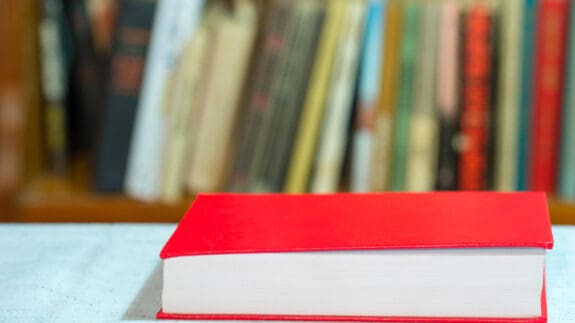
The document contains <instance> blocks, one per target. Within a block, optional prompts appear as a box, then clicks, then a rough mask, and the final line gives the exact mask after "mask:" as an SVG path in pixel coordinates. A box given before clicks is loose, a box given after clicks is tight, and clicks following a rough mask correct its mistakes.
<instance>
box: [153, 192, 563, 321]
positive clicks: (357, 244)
mask: <svg viewBox="0 0 575 323" xmlns="http://www.w3.org/2000/svg"><path fill="white" fill-rule="evenodd" d="M552 245H553V237H552V233H551V226H550V222H549V215H548V211H547V201H546V196H545V194H544V193H538V192H522V193H495V192H435V193H370V194H350V193H339V194H316V195H314V194H301V195H288V194H230V193H223V194H200V195H198V197H197V198H196V200H195V201H194V203H193V204H192V206H191V207H190V209H189V210H188V212H187V213H186V215H185V217H184V218H183V219H182V220H181V222H180V224H179V226H178V228H177V229H176V231H175V232H174V234H173V235H172V236H171V237H170V239H169V240H168V242H167V243H166V245H165V246H164V248H163V250H162V252H161V254H160V256H161V258H162V259H163V262H164V287H163V291H162V310H161V311H160V312H159V313H158V315H157V317H158V318H164V319H208V320H211V319H213V320H305V321H369V322H467V323H469V322H500V323H501V322H515V323H519V322H546V320H547V319H546V303H545V285H544V264H545V258H544V255H545V249H550V248H551V247H552ZM507 253H510V255H511V256H508V255H507ZM411 255H415V256H414V257H412V256H411ZM492 256H495V258H493V259H495V261H494V262H491V260H489V259H492V258H491V257H492ZM458 257H461V258H458ZM368 258H369V259H368ZM366 259H368V260H367V262H364V261H365V260H366ZM455 259H459V260H455ZM533 260H535V262H533ZM334 261H335V262H334ZM397 261H399V263H398V262H397ZM453 261H456V262H453ZM457 261H459V263H457ZM517 261H519V262H517ZM470 262H471V263H470ZM473 262H474V263H473ZM505 263H510V264H512V266H511V267H505V266H506V265H505ZM533 265H534V266H533ZM394 268H395V269H394ZM441 268H443V269H441ZM506 268H507V269H506ZM509 268H511V270H510V271H509V270H508V269H509ZM528 268H531V269H536V270H531V271H529V269H528ZM420 271H421V272H420ZM524 271H525V272H531V274H530V275H531V276H529V277H530V278H531V279H526V278H525V277H527V276H525V274H524ZM418 273H421V274H418ZM505 273H507V274H505ZM476 274H477V275H478V276H476ZM484 275H495V276H492V277H487V276H484ZM500 275H503V276H500ZM518 276H521V277H523V278H518ZM425 277H428V278H429V277H431V278H430V279H427V278H425ZM440 277H444V278H440ZM454 277H460V278H461V281H455V280H457V279H459V278H454ZM443 279H447V280H443ZM453 279H455V280H453ZM398 281H401V282H398ZM511 281H514V282H512V284H511V285H509V283H510V282H511ZM429 284H431V285H429ZM513 284H515V285H513ZM374 286H379V287H374ZM414 286H415V287H414ZM417 286H419V287H417ZM454 286H457V288H453V287H454ZM469 286H475V287H471V288H472V289H473V288H479V289H483V292H482V291H480V290H479V289H476V290H467V289H466V288H468V287H469ZM510 286H511V287H510ZM363 288H367V289H369V292H368V291H366V290H364V289H363ZM370 288H375V289H373V290H372V289H370ZM517 288H519V289H523V288H526V289H525V290H520V291H516V294H508V292H509V293H513V291H512V289H517ZM461 289H464V290H463V291H462V290H461ZM454 291H455V293H463V294H461V295H459V296H454V294H453V292H454ZM525 293H529V295H530V296H529V297H527V296H525V297H527V298H525V299H521V300H516V301H514V300H513V299H514V298H515V297H524V294H525ZM446 295H449V296H446ZM485 295H487V296H485ZM510 295H515V296H510ZM444 296H446V297H447V298H444ZM440 299H445V300H446V302H444V303H442V301H441V300H440ZM510 302H511V303H513V304H515V305H513V304H511V303H510ZM527 303H529V304H531V305H530V306H531V307H530V309H529V311H530V312H529V313H527V312H525V313H527V314H525V313H523V314H525V315H519V314H517V312H513V311H515V310H517V309H518V308H520V307H523V308H524V309H525V307H524V306H525V305H526V304H527ZM502 304H504V305H502ZM425 308H426V310H422V309H425ZM465 308H467V309H468V310H465ZM478 308H483V309H489V310H487V311H484V310H480V311H479V312H476V311H477V309H478ZM509 311H512V312H509ZM470 313H471V314H470Z"/></svg>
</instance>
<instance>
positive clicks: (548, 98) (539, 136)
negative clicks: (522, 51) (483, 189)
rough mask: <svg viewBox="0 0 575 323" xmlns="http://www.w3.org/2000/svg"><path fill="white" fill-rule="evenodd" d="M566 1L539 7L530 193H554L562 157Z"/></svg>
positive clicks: (545, 1)
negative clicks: (561, 118) (559, 157)
mask: <svg viewBox="0 0 575 323" xmlns="http://www.w3.org/2000/svg"><path fill="white" fill-rule="evenodd" d="M569 4H570V1H567V0H542V1H540V2H539V7H538V14H539V16H538V25H537V32H536V42H537V45H536V47H535V51H536V52H535V74H534V95H533V104H534V106H533V128H532V131H533V132H532V140H531V151H530V153H531V154H530V161H531V163H530V165H529V166H530V171H529V173H530V176H531V178H530V183H529V189H531V190H539V191H546V192H553V191H554V190H555V188H556V180H557V165H558V161H559V159H558V156H559V134H560V129H561V123H560V117H561V106H562V100H563V88H564V87H563V77H564V72H563V70H564V68H565V49H566V35H567V25H568V16H569V10H568V9H569Z"/></svg>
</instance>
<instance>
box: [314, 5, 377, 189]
mask: <svg viewBox="0 0 575 323" xmlns="http://www.w3.org/2000/svg"><path fill="white" fill-rule="evenodd" d="M366 9H367V7H366V3H365V1H363V0H354V1H350V3H349V4H348V11H347V13H346V17H345V18H344V19H345V20H344V26H343V32H342V33H341V35H340V39H339V45H338V49H337V56H336V58H335V64H334V65H333V67H332V68H333V72H332V81H331V89H330V91H329V94H328V99H327V105H326V108H325V109H326V111H325V114H324V120H323V125H322V130H321V138H320V144H319V146H318V152H317V158H316V162H315V172H314V174H313V178H312V182H311V191H312V192H315V193H328V192H336V191H337V190H338V183H339V179H340V173H341V168H342V165H343V159H344V153H345V146H346V137H347V127H348V122H349V119H350V117H351V112H352V110H353V109H352V108H353V95H354V90H355V81H356V76H357V69H358V61H359V54H360V50H361V45H362V35H363V32H364V25H365V24H364V16H365V14H366Z"/></svg>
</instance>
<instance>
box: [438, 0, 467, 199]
mask: <svg viewBox="0 0 575 323" xmlns="http://www.w3.org/2000/svg"><path fill="white" fill-rule="evenodd" d="M459 11H460V7H459V3H458V2H456V1H454V0H451V1H445V2H443V3H442V4H441V8H440V17H441V19H440V24H439V35H438V44H437V46H438V53H437V87H436V91H437V93H436V104H437V109H438V114H439V139H438V144H439V148H438V154H439V155H438V157H437V158H438V159H437V184H436V188H437V189H438V190H454V189H456V188H457V158H458V152H457V150H456V147H455V145H454V142H455V137H456V134H457V132H458V129H459V125H458V121H459V110H460V109H459V78H460V68H459V63H455V62H459V56H460V55H459V47H460V46H459V43H460V41H461V39H460V35H459V34H460V26H461V24H460V22H459V20H460V19H459V18H460V13H459Z"/></svg>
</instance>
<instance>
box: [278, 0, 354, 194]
mask: <svg viewBox="0 0 575 323" xmlns="http://www.w3.org/2000/svg"><path fill="white" fill-rule="evenodd" d="M345 8H346V4H345V3H344V2H342V1H329V2H326V14H325V20H324V24H323V27H322V31H321V35H320V38H319V43H318V50H317V51H316V54H315V58H314V63H313V67H312V71H311V74H310V80H309V90H308V92H307V94H306V97H305V100H304V104H303V110H302V115H301V118H300V122H299V125H298V129H297V134H296V138H295V141H294V146H293V150H292V155H291V158H290V161H289V166H288V172H287V176H286V181H285V185H284V191H285V192H287V193H303V192H305V191H306V190H307V188H308V182H309V178H310V174H311V167H312V163H313V159H314V156H315V149H316V148H317V141H318V136H319V128H320V123H321V118H322V116H323V110H324V107H325V101H326V95H327V91H328V88H329V85H330V84H329V83H330V76H331V72H332V68H333V60H334V57H335V48H336V46H337V39H338V36H339V34H340V33H341V28H342V21H343V17H344V13H345V12H344V11H345Z"/></svg>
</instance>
